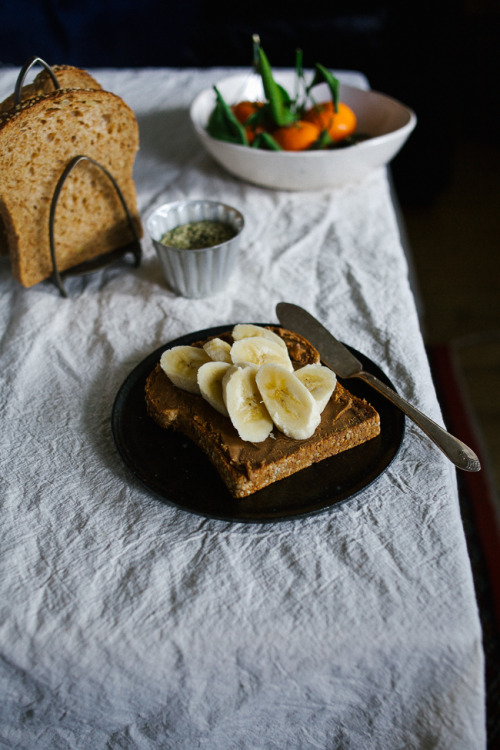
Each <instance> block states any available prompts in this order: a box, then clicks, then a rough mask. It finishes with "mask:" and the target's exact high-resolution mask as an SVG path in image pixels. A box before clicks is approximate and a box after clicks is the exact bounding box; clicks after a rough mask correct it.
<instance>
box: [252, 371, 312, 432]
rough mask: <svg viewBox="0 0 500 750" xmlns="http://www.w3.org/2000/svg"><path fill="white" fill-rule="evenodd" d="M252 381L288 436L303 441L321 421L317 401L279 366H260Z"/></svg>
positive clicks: (273, 416)
mask: <svg viewBox="0 0 500 750" xmlns="http://www.w3.org/2000/svg"><path fill="white" fill-rule="evenodd" d="M255 382H256V383H257V387H258V389H259V391H260V394H261V396H262V399H263V401H264V404H265V405H266V408H267V411H268V412H269V415H270V417H271V419H272V421H273V422H274V424H275V425H276V427H277V428H278V429H279V430H281V432H284V433H285V435H288V437H291V438H294V439H295V440H306V439H307V438H309V437H311V435H312V434H313V433H314V431H315V429H316V427H317V426H318V425H319V423H320V421H321V414H320V411H319V408H318V404H317V403H316V401H315V400H314V398H313V397H312V395H311V394H310V392H309V391H308V390H307V388H306V386H305V385H304V384H303V383H301V381H300V380H299V379H298V378H297V377H296V376H295V374H294V373H292V372H289V371H288V370H286V369H285V368H284V367H281V365H277V364H274V363H271V362H269V363H267V364H264V365H262V366H261V367H259V369H258V371H257V374H256V376H255Z"/></svg>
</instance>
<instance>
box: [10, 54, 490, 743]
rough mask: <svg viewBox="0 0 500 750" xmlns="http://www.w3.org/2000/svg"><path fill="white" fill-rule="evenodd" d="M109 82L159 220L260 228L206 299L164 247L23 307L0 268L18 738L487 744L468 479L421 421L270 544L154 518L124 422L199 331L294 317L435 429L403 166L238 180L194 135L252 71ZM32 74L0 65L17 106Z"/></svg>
mask: <svg viewBox="0 0 500 750" xmlns="http://www.w3.org/2000/svg"><path fill="white" fill-rule="evenodd" d="M92 72H93V74H94V75H95V77H96V78H97V79H98V80H99V81H100V82H101V83H102V85H103V86H104V87H105V88H107V89H109V90H111V91H114V92H115V93H117V94H120V95H121V96H122V97H123V98H124V99H125V101H127V103H129V104H130V105H131V107H132V108H133V109H134V111H135V113H136V116H137V119H138V123H139V130H140V137H141V146H140V152H139V154H138V158H137V162H136V168H135V180H136V186H137V192H138V201H139V208H140V211H141V215H142V217H143V218H145V217H146V216H147V215H148V214H149V212H150V211H151V210H153V208H155V207H156V206H158V205H160V204H161V203H163V202H165V201H171V200H176V199H182V198H186V197H189V198H198V197H213V198H216V199H220V200H223V201H226V202H228V203H230V204H231V205H234V206H235V207H237V208H239V209H240V210H242V211H243V213H244V215H245V219H246V229H245V235H244V239H243V241H242V249H241V257H240V261H239V264H238V267H237V269H236V271H235V273H234V276H233V278H232V282H231V285H230V287H229V288H228V290H227V293H223V294H219V295H217V296H215V297H211V298H208V299H204V300H188V299H184V298H181V297H177V296H175V295H174V294H173V293H172V292H171V291H169V289H168V288H167V287H166V285H165V283H164V281H163V279H162V276H161V271H160V267H159V264H158V261H157V259H156V256H155V254H154V251H153V248H152V245H151V242H150V241H149V239H148V238H147V237H145V238H144V240H143V243H142V245H143V251H144V258H143V262H142V264H141V266H140V267H139V268H138V269H136V268H133V267H132V266H131V265H130V266H127V265H125V266H123V265H122V266H120V267H116V268H112V269H108V270H104V271H100V272H98V273H96V274H94V275H92V276H87V277H85V278H82V279H73V280H71V281H69V282H67V289H68V292H69V296H68V298H67V299H63V298H61V297H60V295H59V292H58V291H57V289H56V287H55V286H53V285H52V284H51V283H50V282H47V283H42V284H40V285H37V286H36V287H33V288H31V289H24V288H22V287H21V286H20V285H19V284H18V283H17V282H15V281H14V280H13V279H12V278H11V275H10V269H9V264H8V261H7V260H5V259H3V260H2V261H1V262H0V290H1V295H0V308H1V314H0V321H1V323H0V326H1V341H2V366H1V368H0V379H1V389H0V394H1V395H0V415H1V429H0V446H1V450H0V468H1V471H0V477H1V479H0V487H1V490H0V500H1V509H2V524H1V527H0V528H1V531H0V565H1V568H0V581H1V584H0V585H1V594H2V596H1V616H0V654H1V661H0V694H1V696H2V698H1V700H0V741H1V743H2V745H3V746H5V747H23V748H33V747H36V748H37V749H38V750H41V749H42V748H47V749H48V748H50V749H51V750H53V748H56V747H58V748H70V747H71V748H101V747H102V748H104V747H106V748H113V749H114V748H140V749H141V750H143V749H144V750H145V749H148V750H149V749H150V748H159V747H161V748H175V750H181V749H184V748H185V749H186V750H193V748H210V749H211V748H214V749H215V748H217V750H224V749H225V748H228V749H229V748H231V749H233V748H245V749H246V748H252V749H253V748H259V749H262V748H276V749H279V750H281V749H282V748H285V747H286V748H308V749H309V748H343V749H345V748H355V749H356V750H359V749H360V748H363V749H365V748H383V749H384V750H389V749H391V748H422V749H423V748H430V747H435V748H453V750H458V749H459V748H463V750H470V749H471V748H476V749H477V748H481V747H483V746H484V745H485V729H484V726H485V718H484V686H483V653H482V646H481V630H480V625H479V618H478V612H477V607H476V601H475V594H474V589H473V583H472V576H471V570H470V565H469V560H468V556H467V550H466V545H465V540H464V534H463V529H462V525H461V519H460V513H459V507H458V502H457V488H456V476H455V470H454V468H453V466H452V465H451V464H450V463H449V462H448V461H447V460H446V459H445V458H444V456H443V455H442V454H441V453H440V451H438V450H437V449H436V448H434V446H432V445H431V444H430V443H429V442H428V440H427V438H425V436H424V435H423V434H422V433H421V432H420V431H419V430H418V429H417V428H416V427H414V426H413V425H412V424H411V423H409V422H407V424H406V430H405V435H404V439H403V442H402V446H401V449H400V451H399V454H398V455H397V457H396V459H395V460H394V461H393V463H392V464H391V465H390V466H389V468H388V469H387V471H386V472H385V473H383V474H382V475H381V476H380V477H379V479H378V480H377V481H376V482H375V483H374V484H373V485H371V486H370V487H368V488H367V489H366V490H364V491H363V492H361V493H360V494H358V495H356V496H355V497H353V498H352V499H351V500H350V501H349V502H347V503H345V504H342V505H340V506H338V507H336V508H332V509H330V510H327V511H325V512H323V513H321V514H319V515H314V516H310V517H306V518H301V519H294V520H286V521H281V522H276V523H268V524H261V525H259V524H246V523H232V522H228V521H222V520H217V519H211V518H206V517H203V516H199V515H195V514H192V513H187V512H185V511H183V510H181V509H179V508H177V507H176V506H175V505H168V504H165V503H163V502H161V501H159V500H158V498H156V497H154V496H152V494H151V493H150V492H149V491H148V490H147V489H146V488H144V487H143V486H142V485H141V484H139V483H138V482H137V481H136V480H135V479H134V477H133V476H132V475H131V473H130V472H129V470H128V468H127V467H126V466H125V465H124V464H123V462H122V461H121V459H120V457H119V456H118V454H117V451H116V448H115V445H114V442H113V437H112V433H111V428H110V416H111V410H112V406H113V402H114V400H115V396H116V394H117V391H118V389H119V387H120V386H121V384H122V382H123V381H124V379H125V378H126V377H127V375H128V374H129V373H130V372H131V370H132V369H133V368H134V367H135V366H136V365H137V364H138V363H139V362H141V361H142V360H143V359H144V358H145V357H146V356H147V355H148V354H149V353H150V352H152V351H153V350H155V349H156V348H157V347H159V346H161V345H162V344H164V343H165V342H168V341H170V340H172V339H175V338H177V337H178V336H181V335H183V334H185V333H189V332H191V331H196V330H199V329H201V328H206V327H208V326H217V325H224V324H232V323H234V322H240V321H242V322H246V321H252V322H273V321H276V318H275V313H274V309H275V305H276V303H277V302H278V301H280V300H288V301H295V302H297V301H298V302H299V303H300V304H302V305H303V306H304V307H306V308H307V309H308V310H309V311H310V312H312V313H313V314H314V315H316V316H317V317H318V318H319V319H320V320H321V321H322V322H323V323H324V324H325V325H327V326H329V327H330V328H331V330H332V331H333V332H334V333H335V334H336V335H337V336H338V337H339V338H341V339H342V340H344V341H346V342H348V343H349V344H351V345H352V346H353V347H355V348H356V349H358V350H359V351H361V352H363V353H364V354H366V355H367V356H368V357H369V358H370V359H371V360H373V361H374V362H376V363H377V364H379V365H380V366H381V367H382V369H383V370H384V372H385V373H386V374H387V375H388V376H389V377H390V379H391V380H392V381H393V382H394V383H395V384H396V385H397V387H398V389H399V390H400V391H401V393H402V394H403V395H404V396H406V397H407V398H408V399H409V400H411V401H412V402H413V403H415V404H416V405H417V406H418V407H419V408H420V409H421V410H422V411H424V412H426V413H428V414H429V415H430V416H431V417H432V418H434V419H435V420H437V421H441V414H440V411H439V406H438V403H437V400H436V395H435V392H434V389H433V385H432V381H431V376H430V371H429V367H428V364H427V359H426V355H425V349H424V345H423V341H422V336H421V332H420V329H419V321H418V315H417V310H416V305H415V300H414V296H413V294H412V290H411V285H410V280H409V267H408V262H407V258H406V256H405V253H404V252H403V248H402V241H401V235H400V231H399V227H398V222H397V218H396V213H395V209H394V205H393V202H392V198H391V190H390V183H389V180H388V176H387V173H386V171H385V170H384V169H382V170H377V171H375V172H374V173H372V174H371V175H370V176H369V177H368V178H367V179H365V180H364V181H363V182H361V183H359V184H349V185H346V186H345V187H343V188H340V189H336V190H325V191H317V192H313V193H286V192H279V191H271V190H266V189H261V188H259V187H256V186H251V185H248V184H245V183H243V182H239V181H238V180H236V179H234V178H232V177H231V176H229V175H228V174H226V173H225V172H223V171H222V169H221V168H220V167H219V166H218V165H217V164H215V162H213V161H212V160H211V158H210V157H209V156H208V155H207V154H205V153H204V152H203V150H202V149H201V147H200V146H199V145H198V143H197V140H196V138H195V135H194V133H193V132H192V130H191V129H190V125H189V118H188V106H189V104H190V102H191V101H192V99H193V98H194V96H195V95H196V94H197V93H198V92H199V91H200V90H201V89H202V88H205V87H206V86H210V85H212V83H213V82H215V81H216V80H218V79H219V78H221V77H223V76H224V75H226V74H227V73H228V72H237V71H227V70H221V69H218V70H184V69H182V70H173V69H172V70H168V69H165V70H162V69H154V70H98V71H92ZM341 75H344V77H345V79H346V80H347V81H348V82H352V81H353V80H354V81H359V80H360V78H359V76H356V74H355V73H353V74H350V73H344V74H341ZM16 76H17V70H12V69H9V68H7V69H3V70H1V71H0V98H4V97H5V96H7V94H8V93H10V92H11V91H12V90H13V86H14V82H15V79H16ZM362 80H363V79H361V81H362ZM0 179H1V178H0ZM166 460H168V458H167V457H166ZM193 471H196V467H195V466H193ZM200 491H203V490H202V488H200Z"/></svg>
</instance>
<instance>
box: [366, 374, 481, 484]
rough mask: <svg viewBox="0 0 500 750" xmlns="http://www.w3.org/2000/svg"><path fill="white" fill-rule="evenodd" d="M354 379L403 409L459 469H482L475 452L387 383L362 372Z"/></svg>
mask: <svg viewBox="0 0 500 750" xmlns="http://www.w3.org/2000/svg"><path fill="white" fill-rule="evenodd" d="M354 377H358V378H361V379H362V380H364V381H365V382H366V383H368V384H369V385H371V386H372V388H374V389H375V390H376V391H378V392H379V393H381V394H382V396H385V397H386V398H387V399H388V400H389V401H391V402H392V403H393V404H394V405H395V406H397V407H398V408H399V409H401V411H403V412H404V413H405V414H406V416H407V417H409V418H410V419H412V420H413V421H414V422H415V424H417V425H418V426H419V427H420V429H421V430H422V431H423V432H425V434H426V435H427V437H428V438H430V440H432V442H433V443H435V445H437V447H438V448H439V449H440V450H442V451H443V453H444V454H445V456H447V457H448V458H449V459H450V461H452V463H454V464H455V466H457V467H458V468H459V469H463V470H464V471H479V470H480V469H481V464H480V463H479V459H478V457H477V456H476V454H475V453H474V451H473V450H471V449H470V448H469V447H468V446H467V445H465V443H462V441H461V440H459V439H458V438H456V437H453V435H450V433H449V432H446V430H444V429H443V428H442V427H440V426H439V425H438V424H436V422H433V421H432V419H429V417H426V416H425V414H422V412H421V411H419V410H418V409H416V408H415V407H414V406H412V405H411V404H410V403H409V402H408V401H406V400H405V399H404V398H402V397H401V396H400V395H399V394H398V393H396V391H393V390H392V388H389V386H387V385H386V384H385V383H382V381H381V380H379V379H378V378H377V377H375V375H372V374H371V373H369V372H366V371H365V370H362V371H360V372H358V373H356V375H355V376H354Z"/></svg>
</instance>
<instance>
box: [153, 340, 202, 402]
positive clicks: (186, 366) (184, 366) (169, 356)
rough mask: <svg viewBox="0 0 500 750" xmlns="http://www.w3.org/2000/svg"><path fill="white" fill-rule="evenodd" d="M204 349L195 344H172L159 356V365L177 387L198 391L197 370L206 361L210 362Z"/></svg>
mask: <svg viewBox="0 0 500 750" xmlns="http://www.w3.org/2000/svg"><path fill="white" fill-rule="evenodd" d="M211 361H212V360H211V359H210V357H209V355H208V354H207V353H206V351H205V350H204V349H200V348H199V347H197V346H183V345H179V346H173V347H172V348H171V349H166V350H165V351H164V352H163V354H162V355H161V358H160V367H161V368H162V370H163V372H164V373H165V375H166V376H167V377H168V378H169V379H170V380H171V381H172V383H173V384H174V385H176V386H177V387H178V388H182V390H183V391H188V392H189V393H198V394H199V393H200V387H199V385H198V378H197V375H198V370H199V368H200V367H201V366H202V365H204V364H205V363H206V362H211Z"/></svg>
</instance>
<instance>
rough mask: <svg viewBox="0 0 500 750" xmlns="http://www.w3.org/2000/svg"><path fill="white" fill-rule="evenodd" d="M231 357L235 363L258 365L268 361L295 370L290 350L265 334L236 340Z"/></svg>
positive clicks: (290, 370)
mask: <svg viewBox="0 0 500 750" xmlns="http://www.w3.org/2000/svg"><path fill="white" fill-rule="evenodd" d="M231 359H232V361H233V364H235V365H245V364H253V365H257V366H258V367H260V365H263V364H265V363H266V362H274V363H275V364H278V365H281V367H284V368H285V369H286V370H288V371H289V372H293V365H292V360H291V359H290V356H289V354H288V350H287V349H286V348H285V349H283V347H282V346H280V344H278V343H277V342H276V341H273V340H272V339H270V338H267V337H265V336H247V337H246V338H244V339H239V340H238V341H235V342H234V344H233V345H232V347H231Z"/></svg>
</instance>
